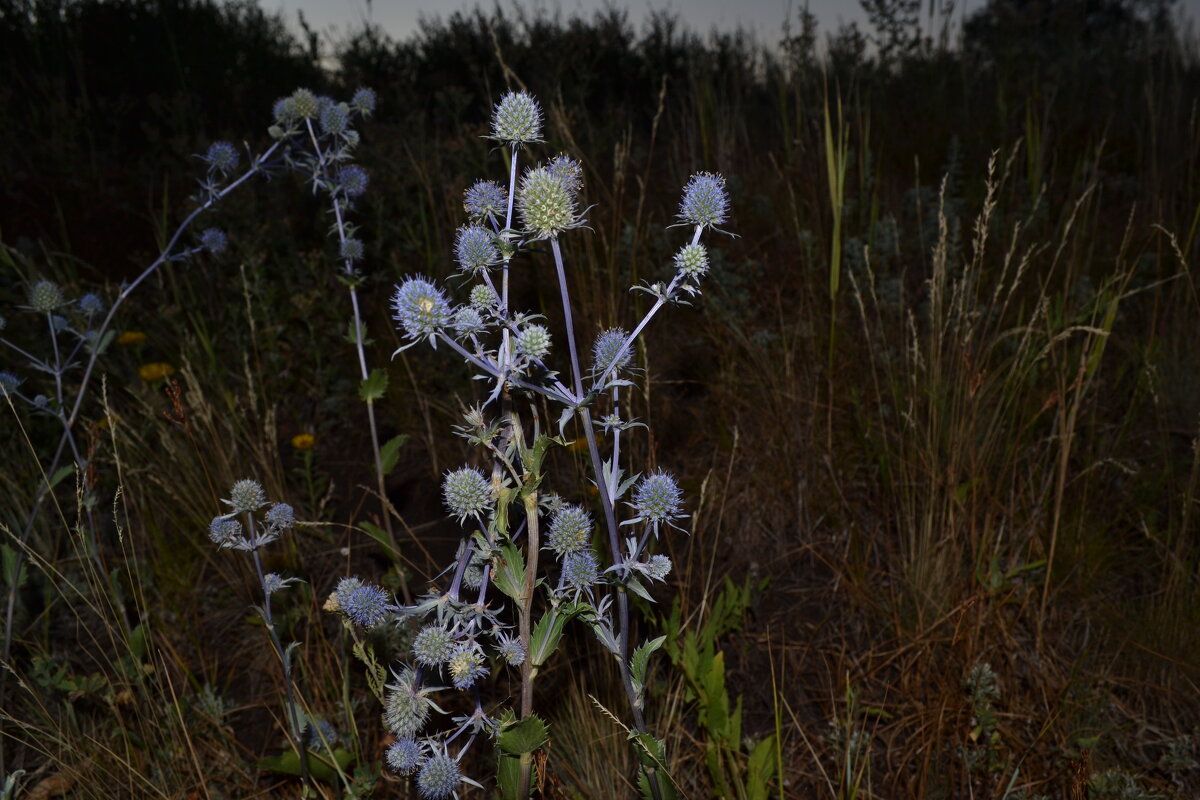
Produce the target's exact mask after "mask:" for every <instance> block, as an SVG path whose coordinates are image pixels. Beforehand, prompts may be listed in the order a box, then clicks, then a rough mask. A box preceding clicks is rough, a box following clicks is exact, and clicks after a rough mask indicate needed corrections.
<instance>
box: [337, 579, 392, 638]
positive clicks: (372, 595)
mask: <svg viewBox="0 0 1200 800" xmlns="http://www.w3.org/2000/svg"><path fill="white" fill-rule="evenodd" d="M334 596H335V597H336V598H337V605H338V609H339V610H341V612H342V613H343V614H345V615H346V619H348V620H350V621H351V622H353V623H354V624H355V625H359V626H361V627H363V628H368V629H369V628H374V627H375V626H377V625H379V624H380V623H382V622H384V621H385V620H386V619H387V617H388V614H389V613H390V612H391V611H392V604H391V602H390V601H389V600H388V595H387V592H385V591H384V590H383V589H381V588H379V587H378V586H372V585H371V584H368V583H363V582H362V581H360V580H359V579H358V578H342V580H340V581H338V585H337V589H336V590H335V591H334Z"/></svg>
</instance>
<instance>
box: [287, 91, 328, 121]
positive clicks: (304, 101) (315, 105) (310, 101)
mask: <svg viewBox="0 0 1200 800" xmlns="http://www.w3.org/2000/svg"><path fill="white" fill-rule="evenodd" d="M288 99H289V100H290V101H291V111H292V113H293V114H294V115H295V116H296V117H297V118H299V119H316V118H317V115H319V114H320V113H321V100H320V98H318V97H317V96H316V95H315V94H313V93H312V92H311V91H309V90H308V89H297V90H296V91H294V92H292V96H291V97H290V98H288Z"/></svg>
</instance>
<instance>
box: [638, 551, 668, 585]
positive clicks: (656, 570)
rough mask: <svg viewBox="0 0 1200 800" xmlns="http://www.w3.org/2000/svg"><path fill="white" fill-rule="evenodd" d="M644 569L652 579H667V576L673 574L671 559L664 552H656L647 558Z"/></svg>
mask: <svg viewBox="0 0 1200 800" xmlns="http://www.w3.org/2000/svg"><path fill="white" fill-rule="evenodd" d="M644 571H645V573H646V576H647V577H649V578H650V580H654V581H662V580H666V578H667V576H668V575H670V574H671V559H670V558H669V557H668V556H665V555H663V554H662V553H655V554H654V555H652V556H650V558H648V559H646V566H645V570H644Z"/></svg>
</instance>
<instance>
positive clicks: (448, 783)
mask: <svg viewBox="0 0 1200 800" xmlns="http://www.w3.org/2000/svg"><path fill="white" fill-rule="evenodd" d="M461 780H462V771H461V770H459V768H458V762H457V761H455V760H454V759H453V758H451V757H450V756H449V754H447V753H444V752H435V753H434V754H433V755H431V756H430V757H429V758H427V759H425V763H424V764H422V765H421V771H420V772H418V773H417V789H418V791H420V792H421V796H422V797H424V798H426V800H446V798H448V797H453V796H454V790H455V789H456V788H457V787H458V784H459V782H460V781H461Z"/></svg>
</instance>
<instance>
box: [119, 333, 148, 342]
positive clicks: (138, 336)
mask: <svg viewBox="0 0 1200 800" xmlns="http://www.w3.org/2000/svg"><path fill="white" fill-rule="evenodd" d="M145 341H146V334H144V333H142V332H141V331H125V332H124V333H122V334H121V335H120V336H118V337H117V344H143V343H145Z"/></svg>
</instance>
